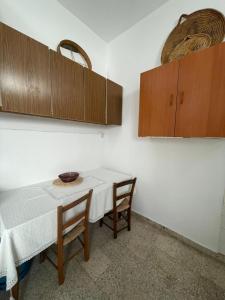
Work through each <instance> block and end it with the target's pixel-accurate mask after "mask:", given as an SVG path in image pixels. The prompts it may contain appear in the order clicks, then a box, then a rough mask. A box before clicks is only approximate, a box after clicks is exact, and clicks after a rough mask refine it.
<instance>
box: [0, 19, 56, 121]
mask: <svg viewBox="0 0 225 300" xmlns="http://www.w3.org/2000/svg"><path fill="white" fill-rule="evenodd" d="M0 33H1V44H0V52H1V59H0V60H1V63H0V65H1V69H0V72H1V73H0V75H1V76H0V87H1V102H2V110H3V111H7V112H15V113H24V114H32V115H40V116H50V115H51V92H50V80H49V50H48V47H47V46H45V45H42V44H41V43H39V42H37V41H35V40H33V39H31V38H29V37H28V36H26V35H24V34H22V33H20V32H18V31H16V30H14V29H12V28H10V27H9V26H7V25H4V24H2V23H1V24H0Z"/></svg>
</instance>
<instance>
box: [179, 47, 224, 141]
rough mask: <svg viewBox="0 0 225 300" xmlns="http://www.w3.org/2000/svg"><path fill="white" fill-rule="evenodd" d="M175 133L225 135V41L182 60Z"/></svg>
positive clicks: (185, 135) (208, 135) (207, 135)
mask: <svg viewBox="0 0 225 300" xmlns="http://www.w3.org/2000/svg"><path fill="white" fill-rule="evenodd" d="M177 105H178V107H177V114H176V130H175V136H184V137H225V43H222V44H219V45H217V46H214V47H211V48H209V49H206V50H203V51H200V52H197V53H194V54H192V55H190V56H187V57H185V58H184V59H182V60H181V61H180V69H179V81H178V101H177Z"/></svg>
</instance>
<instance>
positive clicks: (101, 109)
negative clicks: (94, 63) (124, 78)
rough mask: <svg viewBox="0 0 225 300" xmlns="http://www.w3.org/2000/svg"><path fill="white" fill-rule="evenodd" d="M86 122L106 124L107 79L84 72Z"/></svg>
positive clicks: (93, 73) (87, 71) (90, 72)
mask: <svg viewBox="0 0 225 300" xmlns="http://www.w3.org/2000/svg"><path fill="white" fill-rule="evenodd" d="M84 94H85V121H86V122H91V123H98V124H106V79H105V78H104V77H102V76H100V75H99V74H97V73H95V72H93V71H91V70H88V69H85V70H84Z"/></svg>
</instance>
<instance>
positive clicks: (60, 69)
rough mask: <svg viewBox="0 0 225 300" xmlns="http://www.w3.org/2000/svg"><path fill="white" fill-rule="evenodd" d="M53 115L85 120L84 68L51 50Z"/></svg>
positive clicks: (61, 117)
mask: <svg viewBox="0 0 225 300" xmlns="http://www.w3.org/2000/svg"><path fill="white" fill-rule="evenodd" d="M50 66H51V67H50V70H51V72H50V76H51V90H52V93H51V99H52V116H53V117H55V118H60V119H67V120H76V121H84V68H83V67H82V66H81V65H79V64H77V63H75V62H73V61H72V60H70V59H68V58H66V57H64V56H62V55H60V54H58V53H57V52H55V51H53V50H50Z"/></svg>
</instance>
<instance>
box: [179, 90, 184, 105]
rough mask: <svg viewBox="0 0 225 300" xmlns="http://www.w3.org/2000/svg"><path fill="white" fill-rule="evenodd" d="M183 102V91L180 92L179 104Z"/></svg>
mask: <svg viewBox="0 0 225 300" xmlns="http://www.w3.org/2000/svg"><path fill="white" fill-rule="evenodd" d="M183 103H184V92H181V94H180V104H181V105H182V104H183Z"/></svg>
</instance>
